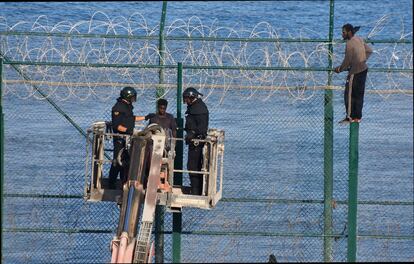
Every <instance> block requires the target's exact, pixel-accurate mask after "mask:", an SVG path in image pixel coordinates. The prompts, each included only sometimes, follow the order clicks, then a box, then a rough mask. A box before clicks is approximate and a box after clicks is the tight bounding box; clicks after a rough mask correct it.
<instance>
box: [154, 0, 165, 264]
mask: <svg viewBox="0 0 414 264" xmlns="http://www.w3.org/2000/svg"><path fill="white" fill-rule="evenodd" d="M166 13H167V1H163V3H162V12H161V22H160V36H159V43H158V50H159V52H160V54H159V62H158V64H159V65H164V53H165V48H164V25H165V16H166ZM158 74H159V84H160V85H159V87H158V88H157V91H156V97H157V98H160V97H162V96H163V95H164V88H163V87H162V84H163V83H164V68H160V69H159V72H158ZM164 212H165V207H164V206H161V205H157V206H156V209H155V263H164V215H165V213H164Z"/></svg>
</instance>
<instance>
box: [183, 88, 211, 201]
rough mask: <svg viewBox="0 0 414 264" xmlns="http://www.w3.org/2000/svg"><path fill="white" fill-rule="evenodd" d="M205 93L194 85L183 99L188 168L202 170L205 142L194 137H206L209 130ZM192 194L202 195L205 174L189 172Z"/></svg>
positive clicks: (186, 91) (188, 89)
mask: <svg viewBox="0 0 414 264" xmlns="http://www.w3.org/2000/svg"><path fill="white" fill-rule="evenodd" d="M202 96H203V95H202V94H201V93H199V92H198V91H197V90H196V89H194V88H193V87H189V88H187V89H185V91H184V92H183V100H184V102H185V103H186V104H187V111H186V112H185V115H186V116H185V128H184V130H185V131H186V136H185V142H186V144H187V145H188V161H187V169H188V170H190V171H200V170H201V167H202V162H203V146H204V143H199V144H198V143H195V142H194V141H192V140H193V139H205V138H206V136H207V130H208V119H209V113H208V109H207V106H206V104H205V103H204V102H203V100H202V99H201V97H202ZM189 175H190V182H191V194H193V195H201V193H202V190H203V175H202V174H195V173H189Z"/></svg>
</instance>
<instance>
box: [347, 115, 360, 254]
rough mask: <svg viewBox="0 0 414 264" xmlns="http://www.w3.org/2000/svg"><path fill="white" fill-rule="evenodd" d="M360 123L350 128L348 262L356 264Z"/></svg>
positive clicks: (353, 124)
mask: <svg viewBox="0 0 414 264" xmlns="http://www.w3.org/2000/svg"><path fill="white" fill-rule="evenodd" d="M358 138H359V123H357V122H354V123H351V124H350V126H349V179H348V262H356V252H357V211H358V210H357V202H358V140H359V139H358Z"/></svg>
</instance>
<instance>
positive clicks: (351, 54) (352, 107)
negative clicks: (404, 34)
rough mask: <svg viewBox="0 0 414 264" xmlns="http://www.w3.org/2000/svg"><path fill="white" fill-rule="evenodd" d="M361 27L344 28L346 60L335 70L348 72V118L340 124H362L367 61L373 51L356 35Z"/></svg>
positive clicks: (346, 90)
mask: <svg viewBox="0 0 414 264" xmlns="http://www.w3.org/2000/svg"><path fill="white" fill-rule="evenodd" d="M358 30H359V27H353V26H352V25H351V24H345V25H344V26H343V27H342V37H343V39H344V40H346V49H345V58H344V60H343V62H342V64H341V65H340V66H338V67H336V68H335V72H336V73H340V72H342V71H348V77H347V79H346V85H345V92H344V102H345V110H346V117H345V119H344V120H342V121H340V122H339V123H341V124H343V123H349V122H358V123H359V122H361V118H362V107H363V104H364V93H365V81H366V79H367V73H368V66H367V64H366V61H367V60H368V58H369V56H370V55H371V53H372V49H371V48H370V47H369V46H368V45H367V44H366V43H365V42H364V40H363V39H362V38H360V37H358V36H355V33H356V32H357V31H358Z"/></svg>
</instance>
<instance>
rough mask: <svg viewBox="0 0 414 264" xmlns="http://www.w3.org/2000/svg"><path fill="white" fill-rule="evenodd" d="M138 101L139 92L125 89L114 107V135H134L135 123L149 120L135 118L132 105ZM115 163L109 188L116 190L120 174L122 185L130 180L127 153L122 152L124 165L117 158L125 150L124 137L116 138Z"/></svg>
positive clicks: (130, 88) (131, 88)
mask: <svg viewBox="0 0 414 264" xmlns="http://www.w3.org/2000/svg"><path fill="white" fill-rule="evenodd" d="M136 100H137V91H135V89H134V88H133V87H129V86H127V87H124V88H123V89H122V90H121V95H120V97H119V98H118V99H117V102H116V103H115V105H114V106H113V107H112V130H113V132H114V133H119V134H127V135H132V133H133V132H134V126H135V121H142V120H144V119H145V120H147V119H148V118H149V116H145V117H144V116H134V113H133V111H132V110H133V109H134V107H133V105H132V103H134V102H136ZM113 143H114V152H113V162H112V165H111V169H110V171H109V188H110V189H115V182H116V179H117V177H118V174H120V178H121V181H122V184H124V183H125V182H126V180H127V178H128V163H129V157H128V153H127V152H126V151H122V156H123V157H122V159H121V160H122V161H123V164H122V165H121V164H119V163H118V162H117V157H118V155H119V153H120V152H121V150H122V149H123V148H125V146H126V141H125V138H123V137H116V136H115V137H114V138H113Z"/></svg>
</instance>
